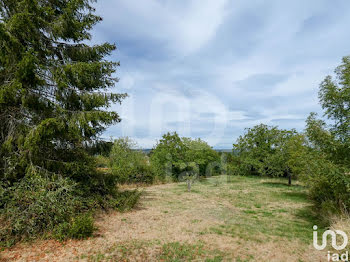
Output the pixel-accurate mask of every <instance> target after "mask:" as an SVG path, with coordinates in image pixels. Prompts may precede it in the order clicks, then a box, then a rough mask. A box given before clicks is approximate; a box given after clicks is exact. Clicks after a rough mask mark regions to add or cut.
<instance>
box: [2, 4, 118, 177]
mask: <svg viewBox="0 0 350 262" xmlns="http://www.w3.org/2000/svg"><path fill="white" fill-rule="evenodd" d="M0 14H1V18H2V19H1V22H0V44H1V46H2V48H1V52H0V64H1V68H0V86H1V89H0V112H1V114H0V121H1V123H2V125H1V126H0V145H1V146H0V170H1V172H0V174H1V177H0V179H3V180H6V181H9V182H10V183H15V182H17V181H18V180H20V179H22V178H23V177H24V176H25V175H26V174H27V172H28V167H29V166H35V167H38V168H39V169H43V170H46V171H48V172H51V173H56V174H60V175H62V176H69V177H71V178H72V179H73V180H75V181H76V182H85V183H88V181H89V180H88V179H86V178H87V177H89V176H90V175H92V174H93V173H94V172H95V167H94V166H93V165H87V163H90V162H91V158H90V157H89V156H88V155H87V153H86V150H87V148H88V147H89V145H91V144H92V142H94V141H96V139H97V137H98V135H99V134H101V132H102V131H103V130H105V128H106V127H107V126H108V125H111V124H113V123H117V122H119V121H120V118H119V116H118V114H117V113H116V112H110V111H108V108H109V106H110V104H111V103H114V102H121V100H122V99H123V98H124V97H125V94H115V93H107V89H108V88H112V87H113V86H114V83H115V79H114V78H113V77H112V74H113V73H114V72H115V69H116V67H117V66H118V65H119V64H118V63H113V62H110V61H108V60H106V59H105V57H106V56H108V55H109V54H111V52H112V51H113V50H114V49H115V46H114V45H113V44H109V43H105V44H102V45H95V46H89V45H87V44H85V43H83V41H85V40H89V39H90V34H89V31H90V30H91V29H92V27H93V26H94V25H95V24H96V23H97V22H99V21H100V20H101V18H100V17H99V16H96V15H94V9H93V8H92V6H91V5H90V1H86V0H77V1H68V0H64V1H53V2H52V1H49V2H45V3H44V4H43V3H41V2H40V1H26V0H22V1H5V2H1V4H0Z"/></svg>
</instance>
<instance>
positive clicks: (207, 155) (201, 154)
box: [182, 137, 220, 176]
mask: <svg viewBox="0 0 350 262" xmlns="http://www.w3.org/2000/svg"><path fill="white" fill-rule="evenodd" d="M182 141H183V143H184V144H185V146H186V147H187V148H188V150H187V151H186V156H185V159H186V161H187V162H194V163H196V165H198V168H199V170H198V173H199V175H201V176H205V175H211V173H213V171H215V172H219V162H220V155H219V153H218V152H216V151H215V150H213V149H212V147H211V146H209V145H208V143H207V142H205V141H203V140H201V139H200V138H198V139H191V138H187V137H184V138H182ZM211 165H213V166H211ZM211 167H212V169H214V170H210V168H211ZM209 172H210V173H209Z"/></svg>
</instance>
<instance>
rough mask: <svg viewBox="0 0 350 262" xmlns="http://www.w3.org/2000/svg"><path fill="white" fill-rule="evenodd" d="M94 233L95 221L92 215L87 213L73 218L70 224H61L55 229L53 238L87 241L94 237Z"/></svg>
mask: <svg viewBox="0 0 350 262" xmlns="http://www.w3.org/2000/svg"><path fill="white" fill-rule="evenodd" d="M94 231H95V227H94V219H93V217H92V216H91V214H89V213H86V214H81V215H78V216H76V217H73V218H72V219H71V220H70V221H69V222H63V223H61V224H59V225H58V226H57V227H56V228H55V230H54V233H53V236H54V237H55V238H56V239H58V240H65V239H68V238H75V239H85V238H88V237H90V236H92V234H93V232H94Z"/></svg>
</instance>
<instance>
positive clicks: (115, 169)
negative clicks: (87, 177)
mask: <svg viewBox="0 0 350 262" xmlns="http://www.w3.org/2000/svg"><path fill="white" fill-rule="evenodd" d="M109 166H110V168H111V171H112V174H113V175H114V176H115V177H116V180H117V181H118V182H119V183H152V182H153V179H154V177H153V175H152V173H151V169H150V166H149V163H148V159H147V156H146V155H145V154H144V153H143V152H142V151H140V150H138V149H137V144H136V143H135V142H134V141H132V140H131V139H130V138H128V137H123V138H119V139H116V140H115V141H114V144H113V147H112V150H111V152H110V155H109Z"/></svg>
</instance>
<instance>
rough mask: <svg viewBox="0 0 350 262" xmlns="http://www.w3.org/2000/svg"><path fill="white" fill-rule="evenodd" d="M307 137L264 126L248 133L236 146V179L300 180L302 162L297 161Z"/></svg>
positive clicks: (231, 167) (233, 169)
mask: <svg viewBox="0 0 350 262" xmlns="http://www.w3.org/2000/svg"><path fill="white" fill-rule="evenodd" d="M304 143H305V141H304V139H303V136H302V135H298V134H297V132H296V131H295V130H290V131H289V130H280V129H278V128H277V127H270V126H267V125H264V124H260V125H257V126H255V127H253V128H249V129H247V132H246V134H245V135H244V136H240V137H239V138H238V140H237V143H236V144H234V145H233V147H234V148H233V152H234V153H235V154H234V155H233V156H232V160H231V165H230V172H231V173H233V174H236V175H260V176H270V177H279V176H289V177H290V176H292V175H293V176H296V175H297V173H296V172H292V171H293V170H295V169H297V166H298V162H295V161H293V157H292V156H294V155H295V154H296V150H297V149H298V147H297V145H299V146H301V147H302V146H303V145H304Z"/></svg>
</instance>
